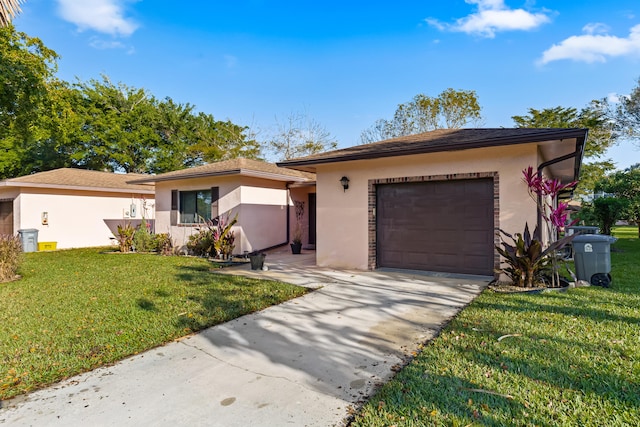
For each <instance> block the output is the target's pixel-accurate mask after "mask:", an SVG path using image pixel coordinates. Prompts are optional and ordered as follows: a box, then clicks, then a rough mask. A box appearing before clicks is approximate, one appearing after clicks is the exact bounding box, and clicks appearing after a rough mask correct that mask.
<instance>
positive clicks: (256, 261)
mask: <svg viewBox="0 0 640 427" xmlns="http://www.w3.org/2000/svg"><path fill="white" fill-rule="evenodd" d="M266 256H267V254H265V253H264V252H251V253H250V254H249V260H251V269H252V270H262V268H263V267H264V259H265V257H266Z"/></svg>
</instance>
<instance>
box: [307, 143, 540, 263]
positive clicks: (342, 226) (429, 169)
mask: <svg viewBox="0 0 640 427" xmlns="http://www.w3.org/2000/svg"><path fill="white" fill-rule="evenodd" d="M537 160H538V152H537V147H536V144H522V145H517V146H507V147H491V148H484V149H473V150H464V151H456V152H448V153H447V152H443V153H431V154H421V155H413V156H400V157H389V158H383V159H374V160H359V161H349V162H339V163H332V164H327V165H318V166H317V168H316V173H317V215H318V219H317V224H318V225H317V229H318V233H317V246H316V261H317V264H318V265H320V266H331V267H338V268H353V269H362V270H366V269H367V268H368V245H369V234H368V215H369V206H368V185H369V180H373V179H381V178H400V177H415V176H436V175H453V174H465V173H479V172H487V173H489V172H497V173H498V177H499V199H500V200H499V206H500V213H499V224H496V226H497V227H500V228H502V229H503V230H505V231H508V232H517V231H522V230H523V228H524V225H525V223H526V222H528V223H529V225H530V227H535V223H536V206H535V203H534V202H533V201H532V200H531V199H530V197H529V195H528V193H527V190H526V185H525V184H524V183H523V182H522V179H521V178H522V173H521V172H522V170H523V169H524V168H526V167H527V166H529V165H532V166H534V167H535V166H536V165H537ZM342 176H347V177H348V178H349V180H350V182H349V189H348V190H347V191H346V192H345V191H343V188H342V186H341V184H340V178H341V177H342Z"/></svg>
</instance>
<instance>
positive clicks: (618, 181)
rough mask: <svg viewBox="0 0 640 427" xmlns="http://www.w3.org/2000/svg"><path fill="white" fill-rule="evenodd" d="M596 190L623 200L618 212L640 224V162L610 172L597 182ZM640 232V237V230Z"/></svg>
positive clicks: (621, 216) (626, 218)
mask: <svg viewBox="0 0 640 427" xmlns="http://www.w3.org/2000/svg"><path fill="white" fill-rule="evenodd" d="M596 190H598V191H603V192H605V193H607V194H611V195H613V196H614V197H616V198H617V199H619V200H621V201H623V204H622V205H621V206H622V208H621V209H620V212H618V213H619V216H620V218H622V219H624V220H626V221H629V222H630V223H632V224H640V163H638V164H635V165H633V166H631V167H629V168H627V169H625V170H623V171H616V172H614V173H612V174H609V175H608V176H607V177H605V178H603V179H601V180H600V181H599V182H598V183H597V184H596ZM596 201H597V199H596ZM638 233H639V236H638V237H640V231H639V232H638Z"/></svg>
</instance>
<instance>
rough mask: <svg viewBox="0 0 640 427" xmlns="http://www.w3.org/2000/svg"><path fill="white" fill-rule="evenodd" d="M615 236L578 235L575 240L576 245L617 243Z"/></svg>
mask: <svg viewBox="0 0 640 427" xmlns="http://www.w3.org/2000/svg"><path fill="white" fill-rule="evenodd" d="M617 240H618V239H616V238H615V237H613V236H609V235H607V234H578V235H577V236H576V237H574V238H573V240H572V242H574V243H614V242H615V241H617Z"/></svg>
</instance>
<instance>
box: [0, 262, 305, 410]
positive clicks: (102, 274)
mask: <svg viewBox="0 0 640 427" xmlns="http://www.w3.org/2000/svg"><path fill="white" fill-rule="evenodd" d="M211 270H212V265H211V263H209V262H207V261H205V260H203V259H199V258H187V257H162V256H157V255H142V254H119V253H112V254H110V253H103V252H101V251H100V250H99V249H80V250H68V251H59V252H40V253H30V254H26V260H25V262H24V264H23V265H22V267H21V269H20V271H19V273H20V274H21V275H22V279H21V280H19V281H16V282H11V283H4V284H0V399H7V398H9V397H12V396H15V395H18V394H21V393H25V392H27V391H30V390H33V389H35V388H38V387H42V386H44V385H47V384H51V383H54V382H57V381H59V380H61V379H64V378H66V377H69V376H71V375H74V374H77V373H80V372H83V371H87V370H90V369H93V368H95V367H98V366H101V365H104V364H108V363H112V362H115V361H117V360H120V359H122V358H124V357H126V356H129V355H132V354H135V353H138V352H142V351H144V350H147V349H149V348H152V347H155V346H158V345H161V344H163V343H166V342H168V341H171V340H173V339H175V338H178V337H181V336H185V335H188V334H190V333H191V332H193V331H197V330H200V329H203V328H206V327H208V326H211V325H215V324H218V323H222V322H225V321H228V320H230V319H233V318H236V317H238V316H241V315H243V314H247V313H251V312H254V311H257V310H260V309H263V308H265V307H268V306H271V305H274V304H278V303H280V302H282V301H285V300H288V299H291V298H294V297H297V296H300V295H302V294H304V293H305V292H307V290H306V289H304V288H300V287H297V286H293V285H288V284H284V283H280V282H273V281H266V280H253V279H247V278H241V277H237V276H227V275H217V274H214V273H212V272H211Z"/></svg>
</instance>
